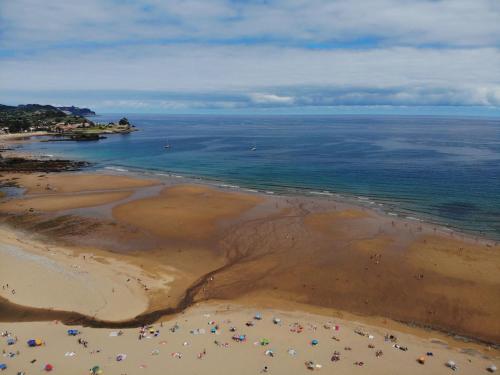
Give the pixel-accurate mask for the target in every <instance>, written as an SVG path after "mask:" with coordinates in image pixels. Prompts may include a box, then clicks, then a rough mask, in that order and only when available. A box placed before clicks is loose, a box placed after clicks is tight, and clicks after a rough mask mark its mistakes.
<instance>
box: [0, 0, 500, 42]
mask: <svg viewBox="0 0 500 375" xmlns="http://www.w3.org/2000/svg"><path fill="white" fill-rule="evenodd" d="M0 17H1V19H0V21H1V22H2V24H3V25H4V27H3V31H4V32H3V38H2V44H3V45H10V46H17V48H20V46H22V45H23V44H27V45H29V46H32V45H33V44H34V43H42V42H45V43H75V42H77V43H80V42H82V41H83V42H98V43H102V42H116V41H125V42H130V41H139V42H140V41H142V40H144V39H149V40H151V39H153V40H161V39H175V38H197V39H203V40H207V39H208V40H210V39H233V38H242V37H243V38H263V37H264V38H271V39H278V40H281V41H282V42H284V43H290V42H301V41H308V42H323V41H349V40H352V39H356V38H362V39H363V38H381V39H383V40H384V43H386V44H388V45H421V44H441V45H447V46H449V45H454V46H465V45H468V46H470V45H473V46H498V45H499V43H500V22H499V21H498V20H499V19H500V2H499V1H498V0H439V1H434V0H413V1H408V0H366V1H352V0H271V1H248V2H240V1H229V0H211V1H206V0H184V1H181V0H168V1H165V0H143V1H116V0H115V1H112V0H86V1H80V0H51V1H50V2H47V1H39V0H15V1H2V2H0Z"/></svg>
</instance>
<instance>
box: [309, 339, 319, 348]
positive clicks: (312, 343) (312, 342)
mask: <svg viewBox="0 0 500 375" xmlns="http://www.w3.org/2000/svg"><path fill="white" fill-rule="evenodd" d="M318 344H319V341H318V340H316V339H314V340H312V341H311V345H312V346H316V345H318Z"/></svg>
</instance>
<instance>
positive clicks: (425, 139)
mask: <svg viewBox="0 0 500 375" xmlns="http://www.w3.org/2000/svg"><path fill="white" fill-rule="evenodd" d="M123 116H126V117H127V118H129V120H130V121H131V123H133V124H135V125H136V126H137V127H138V129H139V131H138V132H134V133H132V134H129V135H111V136H108V137H107V139H103V140H100V141H95V142H42V143H29V144H26V145H24V146H22V147H23V149H25V150H26V151H30V152H35V153H40V154H45V155H56V156H64V157H69V158H75V159H83V160H87V161H91V162H93V163H95V164H94V168H98V169H101V168H108V169H115V170H128V171H135V172H140V171H146V172H148V173H153V174H155V173H157V174H160V175H161V174H165V173H168V174H174V175H182V176H185V177H196V178H202V179H207V180H212V181H220V183H221V184H226V185H230V186H232V187H234V188H237V187H240V188H247V189H255V190H259V191H263V192H267V193H269V194H270V193H276V194H279V193H287V194H310V195H324V196H329V195H332V196H336V195H338V196H341V197H345V198H346V199H351V200H355V201H359V203H362V204H365V205H371V206H373V207H374V208H378V209H380V210H384V211H385V212H386V213H388V214H389V215H397V216H402V217H406V218H409V219H413V220H425V221H428V222H433V223H438V224H440V225H443V226H448V227H450V228H454V229H459V230H461V231H464V232H469V233H476V234H478V233H479V234H482V235H484V236H486V237H489V238H493V239H500V119H487V118H454V117H426V116H284V115H276V116H229V115H227V116H216V115H183V116H180V115H153V114H130V115H127V114H125V115H123ZM120 117H122V115H116V114H114V115H101V116H97V117H95V118H92V119H93V120H95V121H99V122H108V121H116V120H118V119H119V118H120ZM167 144H168V145H170V148H165V145H167Z"/></svg>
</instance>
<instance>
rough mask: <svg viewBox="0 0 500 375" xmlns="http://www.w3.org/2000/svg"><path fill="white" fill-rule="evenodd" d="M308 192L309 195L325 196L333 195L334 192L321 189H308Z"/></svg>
mask: <svg viewBox="0 0 500 375" xmlns="http://www.w3.org/2000/svg"><path fill="white" fill-rule="evenodd" d="M309 194H311V195H326V196H329V197H331V196H333V195H334V194H332V193H330V192H329V191H327V190H323V191H310V192H309Z"/></svg>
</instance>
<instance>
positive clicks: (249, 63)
mask: <svg viewBox="0 0 500 375" xmlns="http://www.w3.org/2000/svg"><path fill="white" fill-rule="evenodd" d="M499 19H500V1H498V0H474V1H471V0H440V1H436V0H413V1H409V0H366V1H351V0H269V1H245V2H241V1H229V0H212V1H206V0H169V1H165V0H142V1H119V0H86V1H79V0H51V1H50V2H41V1H39V0H16V1H0V36H1V38H0V100H1V99H2V98H5V97H8V96H9V94H10V93H11V92H14V91H16V90H17V91H18V92H21V91H24V92H31V93H33V95H36V92H37V91H38V92H40V91H45V92H47V91H52V92H54V93H57V92H58V91H60V90H66V91H74V92H76V91H80V92H82V91H85V90H92V92H93V93H96V92H99V91H102V92H108V93H109V92H110V91H111V90H115V93H114V95H116V97H114V98H108V99H110V100H112V103H111V104H109V105H110V106H129V107H134V108H145V107H148V108H149V107H151V106H156V107H159V108H184V107H186V108H188V107H190V106H200V107H207V106H209V107H212V106H213V107H222V108H232V107H240V106H246V105H252V104H253V105H256V106H292V105H337V104H340V105H352V104H358V105H388V104H391V103H392V104H397V105H427V104H429V105H433V104H437V105H440V104H456V105H483V106H499V105H500V48H499V46H500V22H499ZM373 40H375V41H376V42H374V43H372V41H373ZM330 43H334V44H335V43H341V44H340V45H336V46H335V48H330V47H328V46H329V45H330ZM350 43H351V44H350ZM364 43H367V45H368V46H369V47H366V45H364ZM311 45H316V46H317V45H320V47H321V48H311ZM2 51H3V53H2ZM121 91H127V92H129V96H128V97H126V95H125V94H123V95H122V94H120V92H121ZM153 91H156V92H162V93H165V96H166V98H162V97H158V95H156V94H154V95H153V94H151V92H153ZM117 92H118V94H117ZM132 92H134V93H132ZM200 93H202V94H203V95H202V96H203V97H199V95H198V94H200ZM181 94H182V95H181ZM54 95H56V96H57V94H54ZM82 95H83V94H82ZM151 95H152V96H153V97H150V96H151ZM179 95H181V96H182V97H179ZM160 96H161V95H160ZM210 96H211V97H210ZM55 99H56V100H59V99H58V98H57V97H56V98H55Z"/></svg>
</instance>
